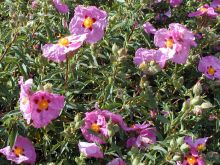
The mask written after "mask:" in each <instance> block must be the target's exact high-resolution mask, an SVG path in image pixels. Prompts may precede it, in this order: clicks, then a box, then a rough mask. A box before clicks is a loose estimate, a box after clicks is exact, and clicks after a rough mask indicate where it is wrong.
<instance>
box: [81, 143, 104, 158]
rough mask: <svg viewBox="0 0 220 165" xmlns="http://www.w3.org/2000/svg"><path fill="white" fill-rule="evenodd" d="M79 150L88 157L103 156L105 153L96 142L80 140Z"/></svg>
mask: <svg viewBox="0 0 220 165" xmlns="http://www.w3.org/2000/svg"><path fill="white" fill-rule="evenodd" d="M78 146H79V150H80V152H81V153H83V154H84V155H85V156H86V157H87V158H103V153H102V151H101V149H100V147H99V146H97V145H96V144H95V143H87V142H79V144H78Z"/></svg>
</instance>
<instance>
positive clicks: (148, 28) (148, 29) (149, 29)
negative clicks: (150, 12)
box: [143, 22, 157, 34]
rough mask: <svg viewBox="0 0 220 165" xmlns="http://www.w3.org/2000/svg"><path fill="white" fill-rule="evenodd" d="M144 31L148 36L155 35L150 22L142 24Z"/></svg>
mask: <svg viewBox="0 0 220 165" xmlns="http://www.w3.org/2000/svg"><path fill="white" fill-rule="evenodd" d="M143 27H144V31H145V32H146V33H148V34H155V33H156V31H157V29H155V27H154V26H153V25H152V24H151V23H150V22H145V23H144V24H143Z"/></svg>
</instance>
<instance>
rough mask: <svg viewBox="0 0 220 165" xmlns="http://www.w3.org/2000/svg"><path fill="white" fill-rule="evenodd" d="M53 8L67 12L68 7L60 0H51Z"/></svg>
mask: <svg viewBox="0 0 220 165" xmlns="http://www.w3.org/2000/svg"><path fill="white" fill-rule="evenodd" d="M53 4H54V6H55V8H56V9H57V10H58V11H59V12H60V13H62V14H65V13H68V12H69V7H68V6H67V5H66V4H65V3H63V2H62V0H53Z"/></svg>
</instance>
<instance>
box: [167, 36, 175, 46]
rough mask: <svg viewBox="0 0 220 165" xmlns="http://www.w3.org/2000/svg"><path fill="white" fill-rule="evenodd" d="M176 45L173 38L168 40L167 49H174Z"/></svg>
mask: <svg viewBox="0 0 220 165" xmlns="http://www.w3.org/2000/svg"><path fill="white" fill-rule="evenodd" d="M173 44H174V41H173V39H172V38H169V39H168V40H166V47H167V48H172V47H173Z"/></svg>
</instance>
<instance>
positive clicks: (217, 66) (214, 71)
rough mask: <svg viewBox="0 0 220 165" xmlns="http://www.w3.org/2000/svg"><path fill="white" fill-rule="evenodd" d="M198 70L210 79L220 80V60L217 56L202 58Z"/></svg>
mask: <svg viewBox="0 0 220 165" xmlns="http://www.w3.org/2000/svg"><path fill="white" fill-rule="evenodd" d="M198 70H199V71H200V72H202V73H203V74H204V75H205V76H206V77H207V78H209V79H215V78H217V79H220V59H218V58H217V57H215V56H206V57H202V58H201V60H200V62H199V66H198Z"/></svg>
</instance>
